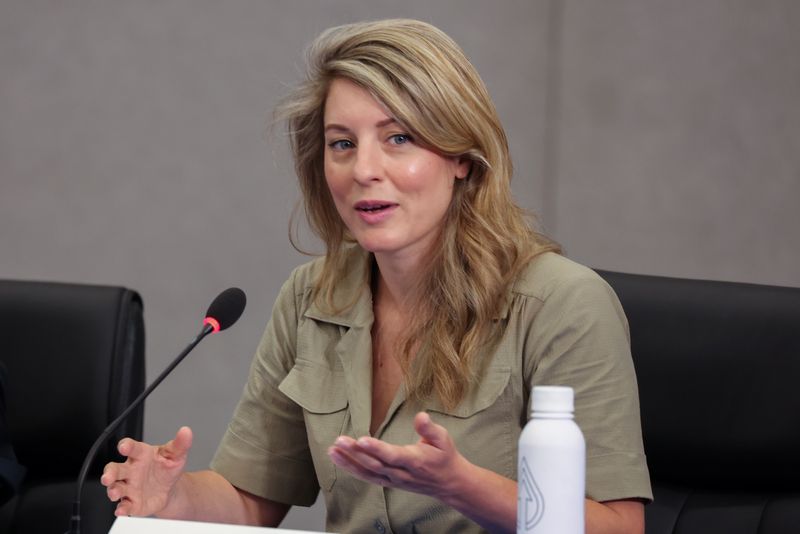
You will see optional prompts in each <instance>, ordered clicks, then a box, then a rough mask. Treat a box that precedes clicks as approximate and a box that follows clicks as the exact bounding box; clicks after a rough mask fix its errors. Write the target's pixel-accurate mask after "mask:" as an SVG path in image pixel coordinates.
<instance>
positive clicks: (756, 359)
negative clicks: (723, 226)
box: [598, 271, 800, 534]
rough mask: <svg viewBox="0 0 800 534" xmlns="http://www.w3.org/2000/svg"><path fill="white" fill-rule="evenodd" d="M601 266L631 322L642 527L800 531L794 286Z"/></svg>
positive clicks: (798, 332)
mask: <svg viewBox="0 0 800 534" xmlns="http://www.w3.org/2000/svg"><path fill="white" fill-rule="evenodd" d="M598 272H599V274H600V275H601V276H603V277H604V278H605V279H606V280H607V281H608V282H609V284H610V285H611V286H612V287H613V288H614V290H615V291H616V293H617V295H618V296H619V299H620V301H621V302H622V306H623V308H624V309H625V313H626V315H627V317H628V322H629V324H630V332H631V350H632V352H633V359H634V363H635V366H636V375H637V378H638V381H639V397H640V401H641V413H642V431H643V435H644V445H645V452H646V454H647V459H648V466H649V468H650V475H651V478H652V481H653V490H654V496H655V501H654V503H653V504H651V505H649V506H648V507H647V508H646V519H647V533H648V534H662V533H669V534H700V533H702V534H715V533H720V534H722V533H724V534H757V533H758V534H778V533H784V532H786V533H788V532H800V387H798V383H799V382H800V288H787V287H774V286H761V285H754V284H741V283H730V282H711V281H701V280H686V279H676V278H666V277H657V276H644V275H632V274H622V273H614V272H604V271H598Z"/></svg>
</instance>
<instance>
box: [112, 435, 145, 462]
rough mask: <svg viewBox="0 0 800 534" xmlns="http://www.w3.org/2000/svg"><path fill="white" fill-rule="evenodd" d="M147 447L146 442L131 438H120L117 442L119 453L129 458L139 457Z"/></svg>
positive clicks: (135, 458)
mask: <svg viewBox="0 0 800 534" xmlns="http://www.w3.org/2000/svg"><path fill="white" fill-rule="evenodd" d="M147 447H148V445H147V444H146V443H142V442H141V441H136V440H135V439H131V438H122V439H121V440H120V441H119V443H118V444H117V450H118V451H119V453H120V454H121V455H122V456H125V457H126V458H130V459H131V460H137V459H139V458H141V457H142V456H143V455H144V454H145V453H146V451H147Z"/></svg>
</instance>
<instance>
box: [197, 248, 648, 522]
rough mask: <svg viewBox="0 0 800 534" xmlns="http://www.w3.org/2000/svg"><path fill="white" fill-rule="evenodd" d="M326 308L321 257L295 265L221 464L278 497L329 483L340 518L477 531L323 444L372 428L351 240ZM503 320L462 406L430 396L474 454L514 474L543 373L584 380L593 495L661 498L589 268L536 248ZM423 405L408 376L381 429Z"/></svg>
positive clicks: (359, 265) (387, 431) (604, 304)
mask: <svg viewBox="0 0 800 534" xmlns="http://www.w3.org/2000/svg"><path fill="white" fill-rule="evenodd" d="M348 261H349V270H348V274H347V276H346V277H345V278H344V279H343V280H342V281H341V283H340V284H339V286H338V287H337V288H336V294H335V298H336V302H337V303H339V304H344V303H346V302H351V301H353V299H355V304H354V305H353V306H352V307H350V308H349V309H347V310H346V311H343V312H341V313H329V312H326V311H324V310H323V309H321V308H320V307H318V306H317V305H316V304H315V303H314V302H313V301H312V299H311V290H312V285H313V282H314V280H315V278H316V275H317V273H318V272H319V269H320V267H321V260H315V261H312V262H310V263H308V264H305V265H302V266H300V267H298V268H297V269H295V271H294V272H293V273H292V275H291V277H290V278H289V280H288V281H287V282H286V283H285V284H284V286H283V288H282V289H281V292H280V295H279V296H278V298H277V300H276V302H275V306H274V309H273V313H272V318H271V320H270V322H269V324H268V325H267V328H266V331H265V332H264V336H263V338H262V340H261V343H260V345H259V348H258V350H257V352H256V355H255V358H254V360H253V363H252V367H251V369H250V376H249V378H248V380H247V384H246V385H245V388H244V391H243V393H242V397H241V400H240V402H239V405H238V407H237V408H236V411H235V413H234V415H233V418H232V420H231V422H230V425H229V427H228V430H227V432H226V433H225V435H224V437H223V438H222V442H221V443H220V446H219V449H218V451H217V453H216V455H215V457H214V460H213V461H212V465H211V467H212V469H214V470H215V471H217V472H219V473H220V474H222V475H223V476H224V477H225V478H226V479H228V480H229V481H230V482H231V483H232V484H233V485H234V486H236V487H238V488H241V489H243V490H245V491H248V492H250V493H253V494H255V495H260V496H262V497H265V498H268V499H272V500H274V501H278V502H282V503H288V504H297V505H306V506H308V505H310V504H312V503H313V502H314V501H315V499H316V496H317V494H318V492H319V490H320V488H321V489H322V490H323V492H324V496H325V504H326V507H327V524H326V528H327V529H328V530H329V531H333V532H378V533H379V534H383V533H385V532H397V533H414V532H481V529H480V527H478V525H477V524H475V523H474V522H472V521H470V520H469V519H467V518H465V517H464V516H462V515H461V514H460V513H458V512H457V511H455V510H453V509H452V508H449V507H448V506H446V505H444V504H442V503H441V502H439V501H437V500H436V499H433V498H430V497H427V496H424V495H419V494H414V493H410V492H406V491H402V490H396V489H390V488H384V487H381V486H377V485H372V484H369V483H366V482H362V481H361V480H359V479H357V478H355V477H353V476H351V475H349V474H348V473H347V472H344V471H342V470H340V469H338V468H337V467H336V466H334V465H333V463H332V462H331V461H330V459H329V458H328V456H327V452H326V451H327V449H328V447H329V446H330V445H331V444H332V443H333V441H334V440H335V439H336V437H337V436H339V435H348V436H353V437H359V436H364V435H367V434H368V433H369V424H370V414H371V406H370V405H371V398H372V396H371V388H372V365H371V359H372V341H371V336H370V330H371V326H372V321H373V315H372V298H371V293H370V290H369V286H368V285H367V284H366V283H365V280H366V277H365V269H367V268H368V262H367V258H366V256H365V254H364V253H363V252H362V251H361V250H360V249H358V248H356V249H353V251H352V252H351V256H350V258H349V260H348ZM501 315H502V316H501V317H500V318H499V320H502V321H504V322H505V333H504V335H503V337H502V339H501V340H500V342H499V344H498V345H496V347H495V348H494V349H493V353H491V354H486V358H488V359H489V360H490V361H489V362H488V364H487V365H486V366H485V367H486V368H485V372H484V374H483V377H482V379H481V381H480V384H479V386H478V387H476V388H474V389H473V390H472V391H470V392H469V393H468V395H467V396H466V397H465V398H464V400H463V401H462V402H461V403H460V404H459V405H458V406H457V407H456V408H455V409H452V410H446V409H444V408H443V407H442V405H441V404H440V403H439V402H436V401H431V402H429V403H428V404H427V405H425V406H424V409H425V410H426V411H427V412H428V413H429V414H430V415H431V418H432V419H433V420H434V421H435V422H437V423H439V424H441V425H443V426H445V427H446V428H447V430H448V432H449V433H450V435H451V436H452V437H453V439H454V441H455V443H456V446H457V447H458V449H459V451H460V452H461V453H462V454H463V455H464V456H465V457H466V458H467V459H468V460H469V461H470V462H472V463H475V464H477V465H480V466H482V467H485V468H487V469H490V470H492V471H494V472H496V473H499V474H501V475H503V476H505V477H508V478H512V479H516V467H517V466H516V463H517V440H518V439H519V434H520V432H521V430H522V427H523V426H524V425H525V422H526V421H527V419H528V417H529V407H528V403H529V395H530V391H531V388H532V387H533V386H534V385H538V384H542V385H544V384H550V385H569V386H572V387H573V388H574V389H575V419H576V422H577V423H578V425H579V426H580V428H581V430H582V431H583V433H584V436H585V438H586V454H587V469H586V476H587V480H586V493H587V497H589V498H591V499H594V500H596V501H607V500H613V499H623V498H642V499H645V500H650V499H652V494H651V491H650V481H649V476H648V471H647V464H646V461H645V456H644V452H643V449H642V437H641V428H640V422H639V401H638V393H637V386H636V376H635V374H634V369H633V363H632V360H631V355H630V348H629V337H628V330H627V321H626V319H625V316H624V313H623V311H622V308H621V306H620V304H619V301H618V300H617V298H616V295H615V294H614V292H613V291H612V290H611V288H610V287H609V286H608V285H607V284H606V283H605V282H604V281H603V280H602V279H601V278H600V277H599V276H598V275H597V274H595V273H594V272H593V271H591V270H590V269H588V268H586V267H583V266H581V265H578V264H576V263H574V262H572V261H570V260H568V259H566V258H564V257H562V256H560V255H557V254H554V253H547V254H543V255H541V256H539V257H537V258H536V259H534V260H533V261H532V262H531V263H530V265H529V266H528V267H527V268H526V269H525V270H524V271H523V272H522V274H521V275H520V276H519V279H518V280H517V281H516V282H515V283H514V285H513V287H512V289H511V291H510V294H509V295H508V298H507V299H506V305H505V308H504V311H503V313H502V314H501ZM417 411H418V407H414V406H411V405H410V403H406V402H405V396H404V393H403V389H402V387H401V388H400V390H399V391H398V393H397V395H396V397H395V399H394V401H393V402H392V404H391V405H390V407H389V409H388V411H387V414H386V418H385V420H384V421H383V423H382V424H381V426H380V428H379V429H378V431H377V433H376V435H375V437H377V438H380V439H382V440H384V441H387V442H389V443H394V444H409V443H413V442H415V441H416V440H417V439H418V437H417V436H416V435H415V433H414V429H413V425H412V420H413V418H414V415H415V414H416V413H417Z"/></svg>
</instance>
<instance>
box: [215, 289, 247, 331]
mask: <svg viewBox="0 0 800 534" xmlns="http://www.w3.org/2000/svg"><path fill="white" fill-rule="evenodd" d="M245 304H247V297H246V296H245V294H244V291H242V290H241V289H239V288H238V287H230V288H228V289H226V290H225V291H223V292H222V293H220V294H219V295H217V298H215V299H214V301H213V302H212V303H211V305H210V306H209V307H208V311H207V312H206V317H212V318H213V319H216V321H217V322H218V323H219V329H220V330H225V329H226V328H228V327H229V326H231V325H232V324H233V323H235V322H236V321H237V320H238V319H239V317H241V316H242V312H243V311H244V307H245Z"/></svg>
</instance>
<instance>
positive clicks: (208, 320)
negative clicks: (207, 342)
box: [203, 317, 220, 334]
mask: <svg viewBox="0 0 800 534" xmlns="http://www.w3.org/2000/svg"><path fill="white" fill-rule="evenodd" d="M203 324H204V325H205V324H207V325H211V328H213V329H214V332H212V333H213V334H216V333H217V332H219V331H220V327H219V321H217V320H216V319H214V318H213V317H206V318H205V319H203Z"/></svg>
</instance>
